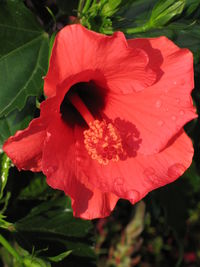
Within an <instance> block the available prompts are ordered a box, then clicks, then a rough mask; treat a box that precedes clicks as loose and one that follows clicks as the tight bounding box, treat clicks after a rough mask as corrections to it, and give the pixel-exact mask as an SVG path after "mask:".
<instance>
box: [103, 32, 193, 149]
mask: <svg viewBox="0 0 200 267" xmlns="http://www.w3.org/2000/svg"><path fill="white" fill-rule="evenodd" d="M129 43H130V41H129ZM131 44H132V46H133V45H135V47H137V48H138V47H139V48H140V47H141V48H142V49H144V50H145V51H146V53H147V54H148V55H149V60H150V61H149V62H150V63H149V64H150V65H151V68H152V69H154V70H155V71H156V69H159V68H161V70H162V74H161V73H160V75H161V76H160V78H159V80H158V81H157V82H156V83H155V84H154V85H152V86H150V87H148V88H146V89H145V90H143V91H141V92H138V93H133V94H128V95H116V94H115V95H114V94H112V92H110V93H109V96H108V102H109V105H106V107H105V110H104V113H105V114H106V116H107V117H109V118H110V119H113V120H115V119H116V118H120V119H121V120H125V121H127V122H130V123H132V124H133V125H135V127H136V129H137V131H138V133H139V136H140V139H141V143H140V147H139V150H138V152H140V153H144V154H152V153H157V152H158V151H160V150H161V149H163V148H164V147H165V145H166V144H167V142H168V141H169V140H170V139H171V138H172V136H174V134H176V133H177V132H178V131H179V130H180V129H181V128H182V127H183V125H185V124H186V123H187V122H188V121H190V120H191V119H193V118H196V117H197V115H196V114H195V108H194V107H193V104H192V99H191V96H190V93H191V90H192V89H193V87H194V84H193V58H192V54H191V52H190V51H189V50H187V49H180V48H178V47H177V46H175V45H174V44H173V43H172V42H171V41H170V40H168V39H167V38H165V37H161V38H155V39H150V41H149V40H147V39H139V40H136V41H135V42H134V40H132V42H131ZM161 52H162V54H161ZM156 59H157V60H156ZM154 140H155V142H154Z"/></svg>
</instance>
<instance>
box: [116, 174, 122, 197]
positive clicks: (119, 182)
mask: <svg viewBox="0 0 200 267" xmlns="http://www.w3.org/2000/svg"><path fill="white" fill-rule="evenodd" d="M114 189H115V191H116V193H117V194H119V195H121V194H123V193H124V184H123V179H122V178H119V177H118V178H116V179H115V181H114Z"/></svg>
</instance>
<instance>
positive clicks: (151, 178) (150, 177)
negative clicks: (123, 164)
mask: <svg viewBox="0 0 200 267" xmlns="http://www.w3.org/2000/svg"><path fill="white" fill-rule="evenodd" d="M144 175H145V177H146V180H147V181H148V182H150V183H153V184H155V183H157V180H158V177H157V174H156V171H155V170H154V168H152V167H149V168H147V169H145V170H144Z"/></svg>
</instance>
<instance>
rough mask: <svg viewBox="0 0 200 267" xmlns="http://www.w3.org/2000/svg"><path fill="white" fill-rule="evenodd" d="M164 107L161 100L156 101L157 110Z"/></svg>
mask: <svg viewBox="0 0 200 267" xmlns="http://www.w3.org/2000/svg"><path fill="white" fill-rule="evenodd" d="M161 105H162V101H161V100H157V101H156V108H160V107H161Z"/></svg>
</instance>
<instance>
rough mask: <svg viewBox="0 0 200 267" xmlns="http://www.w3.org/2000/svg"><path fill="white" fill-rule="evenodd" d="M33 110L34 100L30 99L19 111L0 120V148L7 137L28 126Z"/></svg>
mask: <svg viewBox="0 0 200 267" xmlns="http://www.w3.org/2000/svg"><path fill="white" fill-rule="evenodd" d="M0 86H1V85H0ZM35 109H36V108H35V98H32V97H31V98H29V99H28V101H27V103H26V106H25V107H24V108H23V109H22V110H21V111H13V112H11V113H10V114H9V115H7V116H3V117H2V118H0V129H1V131H0V148H1V147H2V145H3V143H4V141H5V140H6V139H7V138H8V137H10V136H11V135H14V134H15V133H16V131H18V130H22V129H24V128H26V127H27V126H28V124H29V122H30V121H31V119H32V118H33V115H34V112H35Z"/></svg>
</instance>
